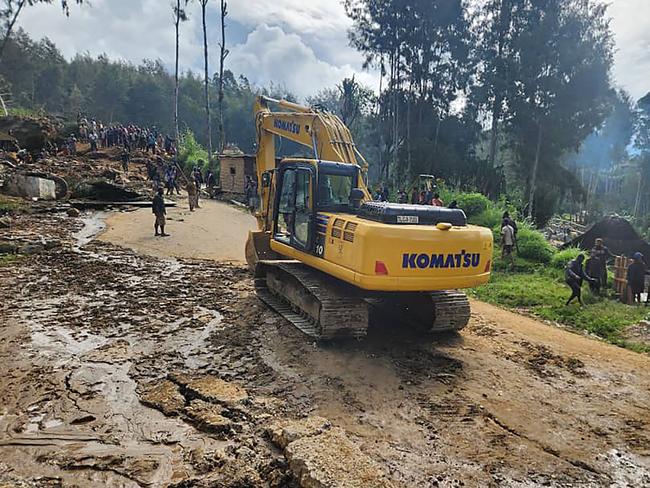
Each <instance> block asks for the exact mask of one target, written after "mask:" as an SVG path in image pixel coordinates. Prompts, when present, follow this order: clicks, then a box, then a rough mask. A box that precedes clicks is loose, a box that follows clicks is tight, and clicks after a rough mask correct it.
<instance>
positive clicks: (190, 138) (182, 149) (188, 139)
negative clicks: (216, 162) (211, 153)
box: [178, 129, 209, 171]
mask: <svg viewBox="0 0 650 488" xmlns="http://www.w3.org/2000/svg"><path fill="white" fill-rule="evenodd" d="M178 159H179V161H180V162H181V164H182V165H183V167H184V168H185V170H186V171H191V170H192V168H194V166H200V167H201V170H202V171H203V170H205V169H206V168H207V165H208V164H209V163H208V151H207V150H206V149H205V148H204V147H203V146H201V144H199V143H198V141H197V140H196V138H195V137H194V133H193V132H192V131H191V130H189V129H188V130H186V131H185V132H183V134H182V135H181V143H180V146H179V150H178ZM199 161H200V162H199Z"/></svg>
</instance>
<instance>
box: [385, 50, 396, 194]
mask: <svg viewBox="0 0 650 488" xmlns="http://www.w3.org/2000/svg"><path fill="white" fill-rule="evenodd" d="M393 60H394V63H395V68H394V70H393V72H394V81H393V158H392V160H393V171H397V151H398V146H399V123H398V121H399V100H398V96H397V91H398V90H397V89H398V87H399V54H398V53H397V52H396V53H395V55H394V56H393ZM389 177H390V166H387V167H386V184H388V180H389Z"/></svg>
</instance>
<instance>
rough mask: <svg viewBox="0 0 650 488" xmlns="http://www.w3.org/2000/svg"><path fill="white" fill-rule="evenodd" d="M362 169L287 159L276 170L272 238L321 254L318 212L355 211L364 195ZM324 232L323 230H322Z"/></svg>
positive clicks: (320, 222) (323, 227)
mask: <svg viewBox="0 0 650 488" xmlns="http://www.w3.org/2000/svg"><path fill="white" fill-rule="evenodd" d="M360 177H361V170H360V168H359V166H357V165H352V164H344V163H336V162H328V161H315V160H299V159H286V160H284V161H282V163H280V165H279V166H278V168H277V169H276V170H275V178H276V185H277V186H276V190H275V195H276V198H275V202H274V207H273V214H274V215H277V218H275V219H273V230H272V236H273V237H272V238H273V240H275V241H278V242H280V243H283V244H286V245H289V246H291V247H293V248H295V249H298V250H301V251H304V252H307V253H309V254H314V255H316V256H319V255H322V249H323V243H322V242H321V243H319V242H318V235H319V232H318V231H319V230H321V231H324V230H325V226H326V223H325V225H324V221H323V218H322V217H321V218H320V219H319V217H318V214H319V212H332V213H354V212H355V211H356V209H357V208H358V207H359V203H360V201H361V200H362V199H363V198H364V195H365V194H364V192H363V190H361V189H360V188H359V187H358V185H359V178H360ZM323 234H324V232H323Z"/></svg>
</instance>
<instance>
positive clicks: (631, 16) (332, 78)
mask: <svg viewBox="0 0 650 488" xmlns="http://www.w3.org/2000/svg"><path fill="white" fill-rule="evenodd" d="M57 3H58V2H54V5H44V4H39V5H37V6H34V7H29V8H27V9H25V10H24V12H23V14H21V19H20V21H19V24H20V25H21V26H22V27H23V28H25V30H27V32H28V33H29V34H30V35H31V36H32V37H34V38H37V39H40V38H41V37H43V36H48V37H49V38H50V39H52V40H53V41H54V42H55V43H56V44H57V46H59V48H60V49H61V50H62V52H63V53H64V55H65V56H66V57H72V56H74V55H75V54H76V53H79V52H86V51H87V52H89V53H90V54H92V55H97V54H101V53H106V54H108V55H109V56H110V57H111V58H114V59H124V60H128V61H131V62H133V63H139V62H140V61H141V60H142V59H144V58H151V59H158V58H159V59H162V60H163V62H164V63H165V64H166V65H167V66H168V67H169V68H170V69H171V68H172V67H173V62H174V30H173V26H172V13H171V3H172V2H171V0H91V1H90V3H89V4H86V5H84V6H82V7H77V6H74V8H72V12H71V16H70V18H69V19H66V18H65V16H63V15H62V14H61V11H60V6H59V5H57ZM218 4H219V2H218V1H217V0H212V1H211V2H210V3H209V4H208V5H209V10H210V16H209V18H210V23H209V27H208V28H209V32H210V35H211V43H210V45H211V48H212V56H211V59H212V60H211V64H212V67H213V71H214V68H215V67H216V66H217V65H216V58H217V54H216V51H217V39H216V33H217V30H218V25H217V23H218V22H217V19H218V9H219V5H218ZM189 10H190V20H189V21H188V22H186V23H184V24H183V25H182V27H181V67H182V69H190V68H191V69H194V70H196V71H200V70H201V69H202V61H201V60H202V56H201V53H202V51H201V49H202V41H201V26H200V8H199V7H198V5H197V3H196V2H194V4H192V5H190V7H189ZM229 12H230V13H229V17H228V19H229V20H230V22H232V23H235V22H236V23H237V24H238V26H237V28H238V29H239V28H241V27H243V28H244V29H246V30H247V31H248V37H247V38H246V40H245V42H243V43H241V44H239V45H234V46H233V45H230V46H229V48H230V50H231V51H232V53H231V55H230V56H229V57H228V60H227V63H228V65H229V66H228V67H229V68H230V69H232V70H233V71H235V72H236V73H237V72H241V74H244V75H245V76H247V77H248V78H249V79H251V80H254V81H255V82H256V83H259V84H268V83H269V82H270V81H273V82H274V83H276V84H283V85H285V86H287V87H288V88H290V89H292V90H293V91H295V92H296V93H298V94H300V95H301V96H304V95H306V94H311V93H314V92H315V91H317V90H318V89H320V88H322V87H324V86H331V85H333V84H335V83H337V82H339V81H340V79H341V78H342V77H343V76H349V75H351V74H356V76H357V79H359V80H360V81H362V82H365V83H367V84H370V85H371V86H373V87H374V88H377V85H378V76H377V74H376V73H368V72H364V71H363V70H362V69H361V63H362V56H361V55H360V54H359V53H358V52H356V51H355V50H354V49H353V48H351V47H350V46H349V45H348V39H347V31H348V29H349V27H350V26H351V21H350V19H349V18H348V17H347V16H346V15H345V10H344V8H343V5H342V0H298V1H296V0H271V1H269V0H231V1H230V2H229ZM609 15H610V16H611V17H612V24H611V25H612V29H613V31H614V35H615V40H616V55H615V65H614V70H613V74H614V79H615V81H616V82H617V83H618V84H619V85H621V86H622V87H623V88H625V89H627V90H628V91H630V92H631V93H632V95H633V96H634V97H635V98H638V97H641V96H643V95H644V94H645V93H647V92H648V91H650V81H648V74H649V73H650V29H648V21H647V19H648V18H650V0H611V6H610V8H609ZM264 42H268V43H270V44H267V45H264ZM238 74H239V73H238Z"/></svg>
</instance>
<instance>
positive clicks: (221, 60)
mask: <svg viewBox="0 0 650 488" xmlns="http://www.w3.org/2000/svg"><path fill="white" fill-rule="evenodd" d="M226 15H228V4H227V3H226V2H225V0H221V52H220V55H219V151H223V148H224V144H225V141H224V139H225V134H224V130H223V66H224V63H225V61H226V56H228V51H227V50H226Z"/></svg>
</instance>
